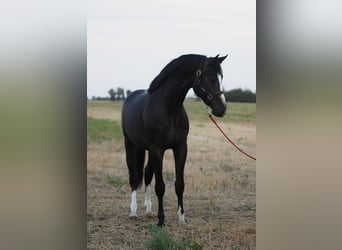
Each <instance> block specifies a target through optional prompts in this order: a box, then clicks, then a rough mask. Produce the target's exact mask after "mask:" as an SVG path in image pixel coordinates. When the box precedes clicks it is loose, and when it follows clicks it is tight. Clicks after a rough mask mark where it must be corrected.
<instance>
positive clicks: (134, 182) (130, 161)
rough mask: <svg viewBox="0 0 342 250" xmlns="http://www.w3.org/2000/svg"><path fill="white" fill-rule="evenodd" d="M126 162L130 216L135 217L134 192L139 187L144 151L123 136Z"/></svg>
mask: <svg viewBox="0 0 342 250" xmlns="http://www.w3.org/2000/svg"><path fill="white" fill-rule="evenodd" d="M125 148H126V162H127V166H128V170H129V184H130V186H131V191H132V192H131V206H130V207H131V214H130V217H137V201H136V194H137V192H136V190H137V189H138V187H139V186H140V185H141V182H142V178H143V168H144V160H145V150H143V149H140V148H138V147H137V146H136V145H135V144H133V142H132V141H131V140H130V139H129V138H128V137H127V136H125Z"/></svg>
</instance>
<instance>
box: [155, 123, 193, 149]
mask: <svg viewBox="0 0 342 250" xmlns="http://www.w3.org/2000/svg"><path fill="white" fill-rule="evenodd" d="M188 132H189V128H188V126H186V124H177V123H175V122H170V123H165V124H163V125H162V126H155V127H151V128H150V129H149V134H150V142H151V144H155V145H160V146H162V147H164V148H171V147H172V146H173V145H175V144H178V143H179V142H182V141H184V140H186V138H187V135H188Z"/></svg>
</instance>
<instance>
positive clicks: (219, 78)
mask: <svg viewBox="0 0 342 250" xmlns="http://www.w3.org/2000/svg"><path fill="white" fill-rule="evenodd" d="M217 79H218V82H219V84H220V90H221V91H222V92H223V90H222V76H221V75H220V74H217ZM220 98H221V101H222V103H223V105H226V98H225V97H224V94H221V95H220Z"/></svg>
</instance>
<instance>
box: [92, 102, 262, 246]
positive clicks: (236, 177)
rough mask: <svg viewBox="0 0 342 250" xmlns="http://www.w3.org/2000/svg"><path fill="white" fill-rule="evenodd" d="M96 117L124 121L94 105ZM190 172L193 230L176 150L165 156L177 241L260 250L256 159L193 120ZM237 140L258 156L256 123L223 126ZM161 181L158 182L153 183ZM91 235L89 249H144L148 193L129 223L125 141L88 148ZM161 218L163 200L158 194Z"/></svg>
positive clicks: (170, 222) (168, 211)
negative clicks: (180, 194)
mask: <svg viewBox="0 0 342 250" xmlns="http://www.w3.org/2000/svg"><path fill="white" fill-rule="evenodd" d="M88 116H90V117H95V118H106V119H112V120H117V119H120V118H119V117H120V116H119V114H118V112H117V111H115V112H113V110H112V111H110V109H108V108H107V107H104V108H103V107H102V108H101V106H99V107H97V108H96V107H92V110H88ZM190 124H191V129H190V134H189V137H188V158H187V162H186V166H185V192H184V209H185V218H186V221H187V224H186V225H181V226H179V225H178V223H177V222H178V216H177V213H176V211H177V201H176V200H177V197H176V194H175V192H174V181H175V177H174V162H173V157H172V152H171V151H167V152H166V154H165V158H164V181H165V184H166V192H165V196H164V209H165V226H166V229H167V230H168V231H169V232H170V234H171V235H172V236H173V237H174V238H175V239H177V240H181V239H182V238H183V237H184V236H186V237H188V238H189V239H190V240H192V241H196V242H197V243H199V244H200V245H202V246H203V247H204V249H255V248H256V231H255V230H256V218H255V215H256V196H255V195H256V194H255V180H256V178H255V170H256V169H255V167H256V163H255V161H252V160H250V159H248V158H245V156H243V155H242V154H240V153H239V152H237V151H236V150H235V149H234V148H233V147H232V146H231V145H229V144H228V143H227V142H226V141H224V139H223V137H221V135H220V134H219V132H218V130H217V129H216V128H215V127H214V125H212V124H211V123H210V121H209V120H208V122H207V123H205V122H203V121H190ZM221 125H222V127H223V129H224V130H225V131H227V132H228V134H229V135H230V136H231V137H232V139H233V140H234V141H235V142H237V143H238V144H239V145H241V147H242V148H244V149H246V150H247V151H248V152H250V153H251V154H253V155H255V154H256V148H255V145H256V127H255V124H245V123H244V124H239V123H234V124H228V123H221ZM153 183H154V181H153ZM87 185H88V193H87V196H88V204H87V217H88V221H87V233H88V248H89V249H100V248H101V249H144V244H143V242H144V241H146V239H147V238H148V237H149V234H148V229H147V228H146V225H148V224H156V223H157V218H156V216H153V217H152V218H147V217H145V216H144V213H145V207H144V188H141V189H140V190H138V192H137V203H138V216H139V217H138V218H137V219H135V220H131V219H129V217H128V215H129V212H130V211H129V205H130V187H129V184H128V170H127V167H126V163H125V153H124V145H123V140H122V139H113V140H112V141H106V142H102V143H93V144H91V145H88V184H87ZM152 203H153V205H152V210H153V211H154V212H156V209H157V197H156V195H155V194H154V193H153V195H152Z"/></svg>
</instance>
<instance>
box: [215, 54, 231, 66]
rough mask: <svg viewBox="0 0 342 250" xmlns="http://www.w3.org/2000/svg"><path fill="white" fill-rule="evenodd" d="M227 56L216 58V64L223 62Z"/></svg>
mask: <svg viewBox="0 0 342 250" xmlns="http://www.w3.org/2000/svg"><path fill="white" fill-rule="evenodd" d="M217 56H218V55H217ZM217 56H216V57H217ZM227 56H228V54H227V55H225V56H222V57H219V58H218V62H219V63H220V64H221V63H222V62H223V60H224V59H226V58H227Z"/></svg>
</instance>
